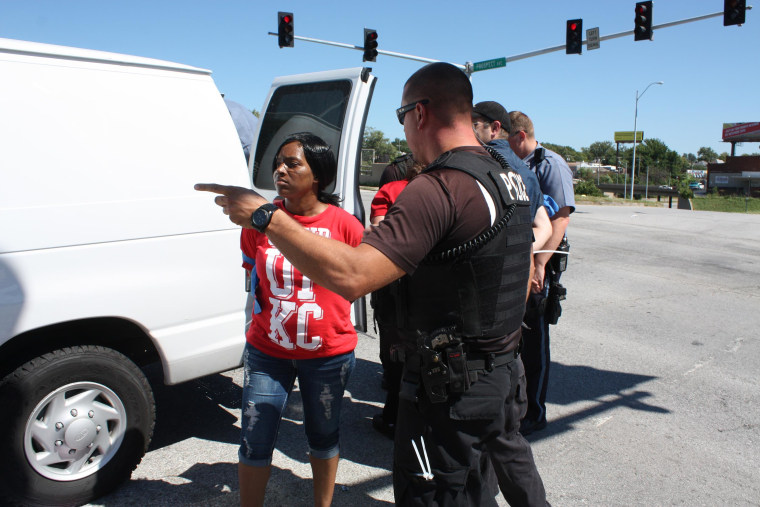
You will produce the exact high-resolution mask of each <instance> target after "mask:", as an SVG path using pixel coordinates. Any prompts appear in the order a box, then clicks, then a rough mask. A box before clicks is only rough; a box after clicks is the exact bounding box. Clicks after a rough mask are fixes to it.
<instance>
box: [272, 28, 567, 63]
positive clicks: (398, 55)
mask: <svg viewBox="0 0 760 507" xmlns="http://www.w3.org/2000/svg"><path fill="white" fill-rule="evenodd" d="M268 33H269V35H275V36H276V35H277V34H276V33H274V32H268ZM293 38H294V39H298V40H302V41H306V42H316V43H318V44H326V45H328V46H337V47H339V48H346V49H356V50H358V51H364V47H363V46H356V45H354V44H345V43H343V42H333V41H329V40H321V39H314V38H312V37H302V36H300V35H295V36H293ZM562 47H564V46H562ZM377 54H379V55H386V56H395V57H396V58H405V59H407V60H414V61H417V62H424V63H437V62H441V61H443V60H434V59H432V58H424V57H422V56H414V55H407V54H405V53H397V52H395V51H385V50H384V49H378V50H377ZM452 65H454V66H455V67H459V68H460V69H462V70H465V69H466V68H467V66H466V65H462V64H460V63H452Z"/></svg>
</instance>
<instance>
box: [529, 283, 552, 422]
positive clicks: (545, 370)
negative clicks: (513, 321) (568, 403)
mask: <svg viewBox="0 0 760 507" xmlns="http://www.w3.org/2000/svg"><path fill="white" fill-rule="evenodd" d="M556 278H558V277H556ZM557 281H558V280H557ZM551 282H552V275H551V273H550V272H549V270H547V273H546V279H545V280H544V290H543V291H541V292H540V293H539V294H531V295H530V298H529V300H528V312H527V313H526V314H525V325H526V326H528V329H526V328H523V330H522V336H523V348H522V360H523V364H524V365H525V379H526V381H527V386H526V389H527V396H528V411H527V413H526V415H525V419H526V420H529V421H531V422H542V421H545V420H546V391H547V388H548V386H549V365H550V364H551V353H550V351H549V324H548V323H547V322H546V319H545V318H544V314H543V313H542V312H537V311H531V309H532V308H537V307H538V306H539V305H540V304H541V301H542V300H544V299H546V296H547V295H548V292H549V285H550V284H551Z"/></svg>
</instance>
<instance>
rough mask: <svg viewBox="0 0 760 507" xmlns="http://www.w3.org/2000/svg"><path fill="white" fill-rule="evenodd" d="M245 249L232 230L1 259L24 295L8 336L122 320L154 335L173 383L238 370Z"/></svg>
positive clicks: (50, 251) (170, 380) (86, 246)
mask: <svg viewBox="0 0 760 507" xmlns="http://www.w3.org/2000/svg"><path fill="white" fill-rule="evenodd" d="M239 245H240V234H239V231H238V230H231V231H220V232H214V233H205V234H188V235H183V236H176V237H167V238H151V239H144V240H137V241H128V242H115V243H103V244H96V245H83V246H76V247H70V248H62V249H44V250H37V251H34V252H23V253H15V254H7V255H3V256H2V259H1V260H2V262H3V264H4V265H5V266H4V267H5V270H7V271H6V276H7V275H10V274H12V275H13V277H14V278H15V279H16V282H17V283H16V287H17V288H18V290H19V291H23V292H22V293H17V294H16V295H15V297H14V299H15V300H16V301H19V300H20V301H22V304H21V305H19V306H17V307H16V313H17V317H16V318H15V319H13V320H14V321H15V322H13V321H5V322H3V327H5V326H7V325H10V328H9V329H3V330H2V331H3V335H4V336H15V335H17V334H20V333H22V332H24V331H27V330H30V329H36V328H39V327H43V326H45V325H48V324H50V323H56V322H68V321H74V320H79V319H89V318H94V317H118V318H122V319H126V320H130V321H133V322H135V323H137V324H138V325H139V326H141V327H143V328H145V330H146V332H148V333H149V334H150V335H151V336H152V337H153V339H154V343H155V345H156V348H157V349H158V351H159V354H160V356H161V360H162V362H163V363H164V366H165V373H166V379H165V380H166V381H167V382H168V383H176V382H181V381H183V380H187V379H190V378H195V377H197V376H198V375H199V374H206V373H209V372H214V371H221V370H224V369H228V368H230V367H234V366H236V365H237V364H239V362H240V358H241V354H242V348H243V345H244V340H243V329H244V327H243V326H244V320H245V318H244V317H245V315H244V313H243V305H244V303H245V292H244V291H243V281H244V276H243V268H242V267H241V264H242V259H241V256H240V253H239V252H240V247H239ZM62 268H64V269H62ZM8 296H10V294H5V295H4V298H7V297H8ZM6 300H7V299H6ZM6 310H8V309H6ZM4 320H5V319H4ZM5 333H8V334H5Z"/></svg>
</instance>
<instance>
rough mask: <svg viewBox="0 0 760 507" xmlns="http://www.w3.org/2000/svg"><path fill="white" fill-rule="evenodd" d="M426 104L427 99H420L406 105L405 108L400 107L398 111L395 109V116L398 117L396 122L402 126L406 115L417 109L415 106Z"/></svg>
mask: <svg viewBox="0 0 760 507" xmlns="http://www.w3.org/2000/svg"><path fill="white" fill-rule="evenodd" d="M428 102H430V101H429V100H428V99H422V100H417V101H415V102H412V103H411V104H407V105H405V106H401V107H399V108H398V109H396V116H397V117H398V122H399V123H400V124H401V125H403V124H404V117H405V116H406V113H408V112H409V111H411V110H412V109H414V108H415V107H417V104H422V105H425V104H427V103H428Z"/></svg>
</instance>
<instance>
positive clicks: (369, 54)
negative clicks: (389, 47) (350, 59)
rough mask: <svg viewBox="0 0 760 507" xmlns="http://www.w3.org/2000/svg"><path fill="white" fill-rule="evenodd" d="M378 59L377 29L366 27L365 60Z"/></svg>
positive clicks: (363, 58)
mask: <svg viewBox="0 0 760 507" xmlns="http://www.w3.org/2000/svg"><path fill="white" fill-rule="evenodd" d="M376 60H377V30H373V29H371V28H365V29H364V56H363V57H362V61H363V62H374V61H376Z"/></svg>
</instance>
